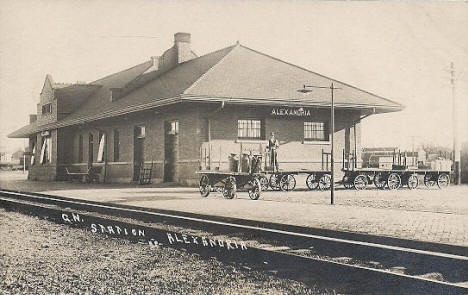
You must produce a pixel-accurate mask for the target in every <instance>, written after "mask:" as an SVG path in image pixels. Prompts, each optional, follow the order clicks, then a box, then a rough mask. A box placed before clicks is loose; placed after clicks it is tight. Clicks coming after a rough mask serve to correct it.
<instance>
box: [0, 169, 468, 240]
mask: <svg viewBox="0 0 468 295" xmlns="http://www.w3.org/2000/svg"><path fill="white" fill-rule="evenodd" d="M0 176H2V175H0ZM297 180H298V182H297V183H298V188H297V189H296V190H295V191H291V192H276V191H265V192H262V195H261V197H260V199H259V200H256V201H253V200H250V199H249V197H248V194H247V193H246V192H238V194H237V197H236V198H234V199H233V200H227V199H224V198H223V197H222V195H221V193H216V192H212V193H211V194H210V195H209V196H208V197H207V198H202V197H201V196H200V194H199V191H198V188H190V187H177V186H171V187H163V188H161V187H141V186H140V187H139V186H135V185H126V186H125V185H110V184H104V185H99V184H95V185H86V184H77V183H66V182H55V183H50V182H49V183H47V182H33V181H27V180H25V179H24V178H21V177H19V178H16V179H7V178H5V177H0V188H4V189H11V190H19V191H25V192H41V193H46V194H51V195H57V196H64V197H69V198H77V199H83V200H93V201H99V202H109V203H115V204H125V205H133V206H140V207H146V208H155V209H164V210H174V211H182V212H189V213H197V214H203V215H213V216H221V217H230V218H240V219H248V220H256V221H261V222H273V223H282V224H287V225H297V226H306V227H311V228H317V229H327V230H336V231H343V232H351V233H361V234H370V235H374V236H383V237H392V238H401V239H408V240H416V241H421V242H433V243H442V244H449V245H457V246H463V247H468V186H467V185H461V186H449V187H448V188H447V189H444V190H439V189H427V188H425V187H424V186H422V187H420V188H418V189H416V190H409V189H407V188H401V189H398V190H396V191H389V190H378V189H375V188H372V189H367V190H364V191H355V190H344V189H342V188H340V187H338V188H337V190H336V192H335V204H334V205H330V192H329V191H323V192H321V191H308V190H305V185H304V179H300V178H298V179H297Z"/></svg>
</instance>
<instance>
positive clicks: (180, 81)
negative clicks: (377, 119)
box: [9, 43, 403, 137]
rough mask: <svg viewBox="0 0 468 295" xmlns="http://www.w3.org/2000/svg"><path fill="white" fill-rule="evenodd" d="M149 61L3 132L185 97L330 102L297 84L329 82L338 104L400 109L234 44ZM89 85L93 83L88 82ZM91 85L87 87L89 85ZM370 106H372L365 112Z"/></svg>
mask: <svg viewBox="0 0 468 295" xmlns="http://www.w3.org/2000/svg"><path fill="white" fill-rule="evenodd" d="M152 65H153V62H152V61H151V60H149V61H147V62H144V63H141V64H138V65H136V66H134V67H132V68H129V69H127V70H124V71H121V72H118V73H116V74H112V75H109V76H106V77H104V78H101V79H99V80H96V81H94V82H91V83H90V84H87V85H88V86H87V87H88V88H86V89H84V88H83V87H78V86H77V87H69V86H67V87H65V89H64V91H63V92H64V94H71V93H72V92H73V91H75V88H80V91H81V92H82V93H85V92H83V90H86V91H88V92H89V97H87V98H86V99H85V100H84V101H83V103H80V105H79V106H77V107H76V108H74V110H73V112H72V113H71V114H69V115H67V116H66V117H64V118H62V119H60V120H59V121H58V122H54V123H49V124H46V125H40V126H38V125H37V122H34V123H33V124H30V125H28V126H25V127H23V128H21V129H19V130H17V131H15V132H13V133H12V134H10V135H9V137H28V136H29V135H30V134H33V133H35V132H38V131H43V130H48V129H55V128H61V127H66V126H71V125H75V124H80V123H85V122H90V121H94V120H99V119H104V118H109V117H114V116H119V115H123V114H126V113H130V112H136V111H141V110H145V109H148V108H154V107H158V106H162V105H167V104H172V103H177V102H181V101H183V100H185V101H208V102H211V101H228V102H232V103H244V104H245V103H247V104H269V105H272V104H273V105H301V106H315V107H327V106H328V107H329V106H330V90H329V89H317V90H314V91H313V92H312V93H309V94H302V93H299V92H298V91H297V90H298V89H300V88H301V87H302V85H304V84H307V85H317V86H328V85H330V84H331V83H332V82H333V83H334V86H335V87H338V88H340V89H338V90H336V91H335V104H336V107H338V108H340V107H341V108H346V107H348V108H362V109H367V111H368V112H369V113H381V112H392V111H399V110H402V109H403V106H402V105H401V104H399V103H397V102H394V101H391V100H389V99H386V98H383V97H380V96H378V95H375V94H372V93H369V92H367V91H364V90H361V89H359V88H356V87H354V86H351V85H349V84H346V83H343V82H340V81H337V80H334V79H331V78H329V77H325V76H323V75H320V74H318V73H315V72H312V71H310V70H307V69H304V68H301V67H299V66H296V65H293V64H290V63H287V62H284V61H282V60H279V59H277V58H274V57H271V56H269V55H266V54H264V53H261V52H258V51H255V50H253V49H250V48H247V47H245V46H242V45H240V44H239V43H237V44H236V45H233V46H229V47H226V48H223V49H220V50H218V51H215V52H212V53H209V54H206V55H203V56H200V57H196V58H193V59H190V60H188V61H185V62H182V63H179V64H177V65H176V66H175V67H172V68H170V69H166V70H164V71H158V70H156V71H149V72H146V71H147V70H148V69H149V68H150V67H151V66H152ZM49 80H50V83H52V84H53V81H52V78H51V77H50V79H49ZM93 86H94V87H93ZM90 87H91V88H90ZM112 88H121V89H124V91H123V94H122V97H119V99H117V100H115V101H111V100H110V91H111V89H112ZM369 110H372V111H369Z"/></svg>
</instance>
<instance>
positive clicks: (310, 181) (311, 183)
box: [306, 173, 319, 190]
mask: <svg viewBox="0 0 468 295" xmlns="http://www.w3.org/2000/svg"><path fill="white" fill-rule="evenodd" d="M306 185H307V187H308V188H309V189H310V190H314V189H317V187H318V185H319V183H318V181H317V175H316V174H314V173H311V174H309V176H307V179H306Z"/></svg>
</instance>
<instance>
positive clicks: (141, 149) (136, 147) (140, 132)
mask: <svg viewBox="0 0 468 295" xmlns="http://www.w3.org/2000/svg"><path fill="white" fill-rule="evenodd" d="M144 161H145V126H135V128H134V140H133V180H134V181H138V180H139V179H140V168H142V167H143V165H144Z"/></svg>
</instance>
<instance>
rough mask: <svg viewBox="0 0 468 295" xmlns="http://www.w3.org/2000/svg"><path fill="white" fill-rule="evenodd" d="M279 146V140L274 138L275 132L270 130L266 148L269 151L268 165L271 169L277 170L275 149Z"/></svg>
mask: <svg viewBox="0 0 468 295" xmlns="http://www.w3.org/2000/svg"><path fill="white" fill-rule="evenodd" d="M278 148H279V141H278V139H276V138H275V133H274V132H272V133H271V136H270V139H269V140H268V150H269V151H270V165H271V167H273V171H278V170H279V167H278V159H277V155H278V154H277V152H276V150H277V149H278Z"/></svg>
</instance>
